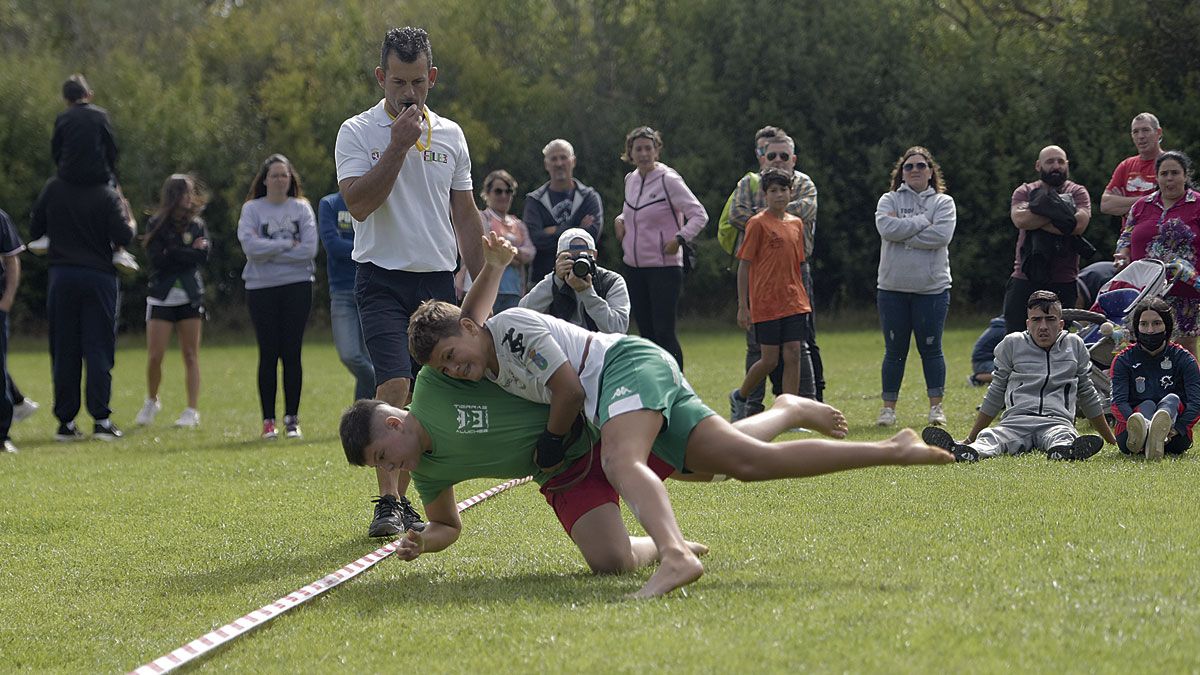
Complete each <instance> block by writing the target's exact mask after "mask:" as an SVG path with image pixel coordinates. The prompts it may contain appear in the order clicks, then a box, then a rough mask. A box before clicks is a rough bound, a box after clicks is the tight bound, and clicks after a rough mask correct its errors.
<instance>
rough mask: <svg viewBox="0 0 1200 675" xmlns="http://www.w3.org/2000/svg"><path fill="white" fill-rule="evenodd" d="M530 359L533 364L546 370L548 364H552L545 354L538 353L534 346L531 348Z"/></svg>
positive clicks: (539, 368)
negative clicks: (547, 360) (548, 361)
mask: <svg viewBox="0 0 1200 675" xmlns="http://www.w3.org/2000/svg"><path fill="white" fill-rule="evenodd" d="M529 360H530V361H532V362H533V365H535V366H537V367H538V370H545V369H546V366H548V365H550V364H549V363H547V362H546V357H545V356H542V355H541V354H539V353H537V351H536V350H534V349H532V348H530V350H529Z"/></svg>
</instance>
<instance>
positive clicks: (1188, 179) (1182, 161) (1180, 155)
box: [1154, 150, 1196, 188]
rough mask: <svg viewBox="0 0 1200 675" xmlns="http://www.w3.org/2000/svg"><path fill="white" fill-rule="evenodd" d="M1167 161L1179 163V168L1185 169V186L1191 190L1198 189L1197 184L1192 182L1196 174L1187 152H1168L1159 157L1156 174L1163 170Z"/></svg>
mask: <svg viewBox="0 0 1200 675" xmlns="http://www.w3.org/2000/svg"><path fill="white" fill-rule="evenodd" d="M1167 160H1174V161H1176V162H1179V166H1181V167H1183V182H1184V185H1186V186H1187V187H1190V188H1194V187H1196V184H1195V183H1194V182H1193V181H1192V177H1193V174H1194V172H1193V170H1192V158H1191V157H1188V156H1187V153H1186V152H1184V151H1182V150H1167V151H1166V152H1164V153H1163V154H1161V155H1159V156H1158V159H1157V160H1156V161H1155V162H1154V173H1156V174H1157V173H1158V170H1159V169H1160V168H1162V165H1163V162H1165V161H1167Z"/></svg>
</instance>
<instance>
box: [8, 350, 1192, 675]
mask: <svg viewBox="0 0 1200 675" xmlns="http://www.w3.org/2000/svg"><path fill="white" fill-rule="evenodd" d="M977 331H978V329H964V330H953V331H951V332H949V333H948V334H947V336H946V349H947V354H948V357H949V370H950V375H949V378H948V379H949V383H948V391H947V398H946V402H947V412H948V415H949V417H950V420H951V424H950V426H951V430H952V431H954V432H955V433H956V434H961V433H963V432H965V431H966V429H967V427H968V426H969V424H970V421H971V419H972V418H973V415H974V407H975V405H977V404H978V402H979V399H980V397H981V395H982V391H981V390H977V389H970V388H968V387H967V386H966V384H965V382H964V379H965V375H966V373H967V357H968V354H969V350H970V346H971V343H972V341H973V340H974V337H975V335H976V333H977ZM821 337H822V345H823V353H824V354H825V362H826V368H827V371H828V380H829V383H830V387H829V389H828V391H827V399H828V400H829V401H831V402H833V403H835V404H836V405H839V406H840V407H841V408H842V409H843V410H844V411H845V412H846V414H847V417H848V418H849V419H850V420H851V424H852V436H853V437H855V438H880V437H882V436H883V435H884V434H883V433H882V432H880V431H879V430H877V429H875V428H874V427H873V426H871V424H872V423H873V421H874V419H875V415H876V413H877V412H878V406H879V403H878V399H877V397H878V390H879V361H880V357H881V355H882V352H883V347H882V338H881V337H880V336H878V335H876V332H875V331H862V332H840V333H839V332H829V331H827V332H825V333H823V334H822V336H821ZM122 342H123V345H124V346H125V347H126V348H125V349H123V350H122V351H121V352H120V353H119V354H118V361H117V362H118V366H117V371H116V374H115V390H114V404H113V408H114V410H115V411H116V412H115V414H114V419H115V420H116V421H117V422H118V424H121V423H124V426H125V427H126V428H127V429H128V430H129V432H130V433H129V436H128V438H127V439H125V440H124V441H123V442H121V443H116V444H101V443H96V442H87V443H78V444H65V445H64V444H56V443H54V442H52V441H51V434H52V432H53V425H52V422H51V417H52V416H51V415H50V414H49V404H50V395H49V390H50V385H49V372H48V370H49V369H48V364H47V359H46V356H45V354H44V351H42V350H39V351H37V352H25V353H18V354H15V355H14V356H13V359H12V362H13V370H14V372H15V373H16V376H17V378H18V382H20V384H21V385H22V386H23V387H25V388H26V389H27V390H28V393H29V394H30V395H31V396H32V397H33V398H35V399H36V400H38V401H41V402H42V403H43V406H44V408H43V410H42V411H40V412H39V413H38V414H37V415H36V416H34V417H33V418H31V419H30V420H29V421H27V422H24V423H23V424H22V425H20V426H18V427H17V429H16V433H15V434H14V435H15V438H16V441H17V443H18V444H19V446H20V448H21V452H20V454H18V455H15V456H0V494H2V495H3V498H2V500H0V671H5V672H8V671H13V670H25V669H29V670H39V671H40V670H55V671H72V672H80V671H84V672H95V671H122V670H128V669H131V668H133V667H136V666H138V665H140V664H141V663H143V662H146V661H148V660H150V659H152V658H154V657H157V656H159V655H161V654H163V653H165V652H167V651H170V650H172V649H174V648H176V647H178V646H180V645H182V644H183V643H185V642H187V641H189V640H191V639H193V638H195V637H197V636H199V635H201V634H203V633H205V632H207V631H209V630H211V629H213V628H215V627H217V626H220V625H223V624H225V623H227V622H228V621H231V620H233V619H235V618H237V617H239V616H241V615H242V614H245V613H246V612H249V611H250V610H253V609H255V608H257V607H259V606H261V605H263V604H266V603H268V602H270V601H272V600H274V599H275V598H277V597H280V596H283V595H285V594H287V593H289V592H290V591H292V590H294V589H296V588H299V587H301V586H303V585H305V584H308V583H310V582H311V581H313V580H315V579H317V578H320V577H321V576H323V575H324V574H326V573H327V572H329V571H332V570H333V569H336V568H337V567H340V566H341V565H343V564H345V563H346V562H349V561H350V560H353V559H355V558H357V557H359V556H360V555H362V554H364V553H366V552H368V551H370V550H373V549H374V548H375V547H376V546H377V543H375V542H373V541H370V540H367V539H366V538H365V536H364V531H365V526H366V521H367V518H368V515H369V506H370V505H369V503H368V502H367V498H368V496H369V495H370V494H372V493H373V492H374V476H373V475H372V474H371V473H369V472H367V471H366V470H361V469H352V468H350V467H348V466H347V465H346V463H345V461H344V459H343V458H342V457H341V450H340V446H339V445H338V443H337V440H336V435H335V434H336V432H335V429H336V422H337V416H338V413H339V412H340V410H341V409H342V407H343V406H344V405H345V404H346V403H347V402H348V398H349V396H350V394H351V383H350V377H349V375H348V374H347V373H346V372H345V371H344V369H342V367H341V366H340V364H339V363H338V362H337V360H336V358H335V356H334V355H333V349H332V346H331V345H330V344H328V343H327V342H313V343H310V344H308V345H307V346H306V350H305V363H306V366H307V367H306V373H305V374H306V380H305V396H304V403H303V406H302V410H301V418H302V420H303V422H304V430H305V434H306V437H305V440H304V441H303V442H287V441H283V440H280V441H278V442H276V443H273V444H264V443H261V442H259V441H258V440H257V434H258V424H259V419H258V418H259V415H258V411H257V408H258V405H257V396H256V394H255V388H254V359H255V355H254V349H253V348H252V347H249V346H225V345H223V346H210V347H206V348H205V349H203V350H202V355H201V358H202V364H203V366H202V367H203V370H204V378H205V385H204V396H203V400H202V405H201V409H202V411H203V415H204V424H203V427H202V428H201V429H200V430H199V431H197V432H194V433H189V432H181V431H176V430H174V429H172V428H170V426H169V425H170V423H171V421H172V420H173V419H174V416H175V415H176V414H178V412H179V409H181V407H182V401H181V397H182V393H181V390H182V383H181V378H182V374H181V370H182V369H181V367H180V366H179V363H178V355H177V353H174V352H172V353H171V354H170V356H169V358H170V359H171V360H170V361H169V363H168V368H167V369H166V381H165V382H164V388H163V392H164V393H163V397H162V398H163V401H164V410H163V413H162V415H161V416H160V420H159V422H158V424H157V425H156V426H154V427H152V428H151V429H148V430H135V429H132V416H133V414H134V413H135V412H136V411H137V408H138V406H139V404H140V402H141V397H142V396H143V391H142V389H143V367H144V362H143V358H144V357H143V354H142V351H141V349H140V346H139V345H136V344H135V342H136V340H135V339H134V338H123V340H122ZM741 345H742V342H741V338H740V336H739V335H737V334H736V333H734V332H732V331H724V332H703V333H698V332H695V333H689V334H687V335H686V336H685V338H684V348H685V353H686V357H687V364H688V370H687V373H688V377H689V379H690V380H691V381H692V383H693V384H694V385H695V386H696V388H697V389H698V390H699V391H700V392H701V394H702V395H703V396H704V398H705V399H706V400H707V401H708V402H709V403H710V405H713V407H714V408H715V409H716V410H718V411H721V412H724V411H725V410H726V408H727V405H726V403H725V394H726V392H728V390H729V389H730V388H731V387H732V386H734V384H735V383H736V381H737V380H738V378H740V375H741V368H740V364H741V359H742V356H743V351H742V346H741ZM923 390H924V386H923V382H922V378H921V372H920V366H919V360H918V359H917V357H916V354H915V352H914V354H913V356H912V358H911V360H910V368H909V373H908V378H907V382H906V387H905V389H904V392H903V394H902V400H901V405H900V419H901V423H903V424H908V425H912V426H915V427H919V426H920V425H921V423H922V421H923V418H924V414H925V405H924V403H923V401H922V398H923V396H922V392H923ZM80 421H81V422H88V423H90V420H88V419H87V418H86V416H85V415H81V417H80ZM1198 467H1200V464H1198V462H1197V461H1196V459H1195V457H1193V456H1190V455H1186V456H1184V457H1183V458H1182V459H1180V460H1174V461H1164V462H1162V463H1158V464H1152V465H1147V464H1144V463H1140V462H1134V461H1130V460H1127V459H1124V458H1122V457H1120V456H1119V455H1118V453H1117V452H1116V450H1115V449H1113V448H1107V449H1106V450H1105V452H1104V453H1102V454H1101V455H1100V456H1098V457H1096V458H1094V459H1092V460H1089V461H1087V462H1084V463H1077V464H1065V463H1050V462H1047V461H1046V460H1045V459H1044V458H1041V457H1038V456H1027V457H1022V458H1000V459H996V460H991V461H987V462H983V463H981V464H978V465H970V466H959V465H954V466H944V467H922V468H914V469H900V468H881V469H871V470H865V471H856V472H849V473H843V474H836V475H833V476H826V477H820V478H815V479H809V480H804V481H792V482H775V483H765V484H756V485H748V484H739V483H735V482H726V483H721V484H717V485H711V484H708V485H697V484H680V483H672V484H671V485H670V491H671V495H672V499H673V501H674V504H675V507H676V512H677V514H678V516H679V520H680V522H681V524H682V526H683V530H684V532H685V533H686V534H687V535H688V536H689V537H690V538H693V539H696V540H699V541H703V542H706V543H708V544H709V545H711V546H712V549H713V550H712V553H711V554H710V555H709V556H708V557H707V558H706V559H705V560H706V567H707V573H706V574H705V576H704V577H703V578H702V579H701V580H700V581H699V582H698V583H696V584H695V585H693V586H691V587H689V588H688V589H687V592H686V595H685V594H680V593H676V594H674V595H673V596H671V597H668V598H666V599H663V600H660V601H653V602H631V601H626V600H623V596H624V594H625V593H628V592H630V591H633V590H635V589H637V588H638V587H639V586H640V585H641V583H642V582H643V581H644V580H645V579H646V578H647V577H648V576H649V573H650V572H649V571H648V570H647V571H643V572H641V573H638V574H635V575H629V576H624V577H601V578H595V577H592V576H590V575H589V574H587V573H586V572H585V567H584V565H583V563H582V561H581V560H580V558H579V556H578V554H577V553H576V551H575V549H574V547H573V546H572V544H571V543H570V541H569V540H568V539H567V538H566V537H565V536H564V535H563V533H562V531H561V528H560V527H559V525H558V523H557V521H556V520H555V519H554V516H553V514H552V513H551V511H550V509H549V508H547V507H546V506H545V504H544V501H543V500H542V498H541V496H540V495H538V494H537V492H536V490H535V489H534V488H533V487H531V486H522V487H520V488H517V489H515V490H513V491H512V492H510V493H506V494H504V495H501V496H499V497H497V498H495V499H493V500H489V501H487V502H484V503H483V504H481V505H479V506H477V507H475V508H473V509H472V510H471V511H469V512H467V513H466V514H465V515H464V523H465V528H466V531H465V533H464V536H463V538H462V539H461V540H460V541H459V543H458V544H456V545H455V546H454V547H452V548H451V549H449V550H448V551H446V552H443V553H439V554H435V555H430V556H427V557H424V558H422V559H420V560H418V561H417V562H415V563H401V562H399V561H392V560H387V561H384V562H382V563H380V564H379V565H378V566H377V567H376V568H375V569H374V570H372V571H370V572H367V573H366V574H364V575H362V576H361V577H359V578H358V579H355V580H353V581H351V582H348V583H347V584H345V585H344V586H342V587H340V588H338V589H337V590H335V591H332V592H331V593H330V594H329V595H327V596H326V597H322V598H320V599H317V600H314V601H312V602H311V603H309V604H308V605H306V606H305V607H303V608H301V609H298V610H294V611H293V612H291V613H289V614H286V615H284V616H283V617H281V618H279V619H276V620H275V621H273V622H272V623H271V624H269V625H268V626H267V627H265V628H263V629H260V630H258V631H256V632H254V633H252V634H251V635H249V636H247V637H244V638H240V639H239V640H237V641H235V642H234V643H232V644H231V645H229V646H227V647H225V648H224V649H222V650H220V651H218V652H217V653H215V654H214V655H212V656H210V657H209V658H207V659H206V660H204V661H203V662H202V663H201V664H200V668H199V669H202V670H205V671H208V670H212V669H228V670H232V671H235V672H247V671H251V672H261V671H267V672H294V671H313V672H329V671H340V670H348V669H356V670H363V671H396V670H402V671H409V672H413V671H420V672H477V671H483V670H485V669H488V670H500V669H503V670H519V671H548V672H555V671H594V672H595V671H602V672H612V671H625V672H628V671H646V670H648V669H653V670H674V671H704V672H742V671H775V672H785V671H788V672H790V671H798V670H810V671H854V672H862V671H875V672H893V671H907V672H928V671H985V672H987V671H1012V670H1037V671H1071V672H1086V671H1104V672H1119V671H1131V670H1134V669H1136V670H1138V671H1139V672H1181V671H1195V670H1197V669H1200V658H1198V657H1197V649H1196V645H1197V644H1198V643H1200V595H1198V594H1197V591H1196V589H1197V587H1198V585H1197V580H1196V579H1197V577H1196V571H1197V562H1196V561H1197V542H1198V541H1200V526H1198V525H1197V523H1198V522H1200V513H1198V511H1200V507H1198V506H1197V499H1196V498H1195V486H1196V485H1197V483H1198V478H1200V476H1198V474H1200V471H1198ZM496 482H498V481H475V482H472V483H470V484H467V485H465V486H461V487H460V488H459V490H458V494H459V495H461V496H462V497H466V496H469V495H471V494H474V493H476V492H479V491H481V490H483V489H486V488H487V487H490V486H491V485H492V484H494V483H496ZM630 522H632V521H630Z"/></svg>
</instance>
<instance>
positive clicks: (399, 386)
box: [375, 377, 412, 499]
mask: <svg viewBox="0 0 1200 675" xmlns="http://www.w3.org/2000/svg"><path fill="white" fill-rule="evenodd" d="M411 383H412V380H410V379H408V378H406V377H393V378H392V379H390V380H388V381H386V382H384V383H383V384H381V385H379V386H378V387H376V388H375V398H377V399H379V400H381V401H383V402H384V403H387V404H388V405H393V406H396V407H397V408H402V407H404V406H406V405H408V398H409V396H408V394H409V386H410V385H411ZM375 479H376V480H377V481H378V482H379V496H380V497H386V496H388V495H391V496H393V497H395V498H396V499H399V498H400V497H402V496H403V495H404V493H406V492H408V483H409V481H410V479H409V476H408V472H407V471H388V470H387V469H383V468H380V467H376V468H375Z"/></svg>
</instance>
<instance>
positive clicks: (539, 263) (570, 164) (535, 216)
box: [521, 138, 604, 279]
mask: <svg viewBox="0 0 1200 675" xmlns="http://www.w3.org/2000/svg"><path fill="white" fill-rule="evenodd" d="M542 155H543V156H544V157H545V162H544V163H545V166H546V173H548V174H550V180H549V181H547V182H546V183H545V184H543V185H542V186H541V187H539V188H538V189H536V190H534V191H533V192H530V193H529V194H527V195H525V214H524V216H523V217H522V218H521V220H522V221H524V222H525V226H526V227H528V228H529V238H530V239H532V240H533V245H534V246H535V247H536V248H537V255H536V256H535V257H534V259H533V264H532V265H531V266H530V269H529V278H531V279H539V278H541V277H543V276H545V275H546V274H547V273H549V272H551V271H553V270H554V263H555V259H556V253H555V249H554V244H555V242H557V241H558V237H559V236H560V235H561V234H562V233H563V232H565V231H566V230H569V229H571V228H574V227H581V228H583V229H585V230H587V231H588V233H590V234H591V235H592V239H593V241H597V242H598V241H600V232H601V230H602V229H603V228H604V204H603V203H602V202H601V200H600V193H599V192H596V191H595V190H594V189H592V188H590V187H588V186H586V185H584V184H583V183H581V182H579V181H577V180H575V148H574V147H572V145H571V144H570V143H568V142H567V141H565V140H563V139H561V138H556V139H554V140H553V141H550V142H549V143H547V144H546V147H544V148H542ZM592 248H595V246H592Z"/></svg>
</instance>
